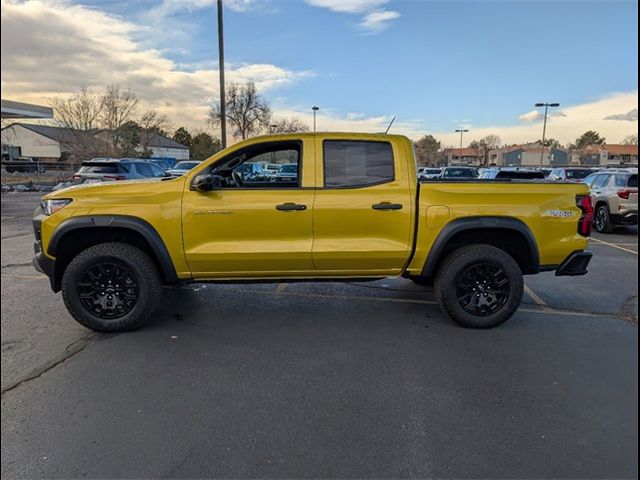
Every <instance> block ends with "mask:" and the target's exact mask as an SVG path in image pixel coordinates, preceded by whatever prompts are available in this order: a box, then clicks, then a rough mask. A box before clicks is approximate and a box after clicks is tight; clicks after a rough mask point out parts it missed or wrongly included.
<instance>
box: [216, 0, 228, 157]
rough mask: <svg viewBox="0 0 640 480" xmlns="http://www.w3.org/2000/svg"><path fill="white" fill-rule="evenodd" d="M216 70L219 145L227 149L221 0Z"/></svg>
mask: <svg viewBox="0 0 640 480" xmlns="http://www.w3.org/2000/svg"><path fill="white" fill-rule="evenodd" d="M218 69H219V71H220V137H221V138H220V143H221V145H222V148H227V104H226V102H225V99H224V32H223V30H222V0H218Z"/></svg>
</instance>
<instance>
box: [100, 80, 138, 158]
mask: <svg viewBox="0 0 640 480" xmlns="http://www.w3.org/2000/svg"><path fill="white" fill-rule="evenodd" d="M101 106H102V109H101V120H102V125H103V126H104V128H106V129H107V131H108V132H109V133H108V134H109V137H110V141H111V145H112V147H113V148H114V149H117V147H118V144H119V141H118V140H119V132H120V128H121V127H122V126H123V125H124V124H125V123H127V122H128V121H129V120H131V119H132V117H133V115H134V113H135V111H136V108H137V106H138V98H137V97H136V94H135V93H133V91H132V90H130V89H126V90H123V89H122V88H121V87H120V85H109V86H108V87H107V89H106V90H105V92H104V94H103V95H102V98H101Z"/></svg>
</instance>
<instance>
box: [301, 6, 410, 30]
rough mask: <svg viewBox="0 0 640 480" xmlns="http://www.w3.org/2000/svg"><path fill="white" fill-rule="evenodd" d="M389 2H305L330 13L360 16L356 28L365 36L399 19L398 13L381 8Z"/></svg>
mask: <svg viewBox="0 0 640 480" xmlns="http://www.w3.org/2000/svg"><path fill="white" fill-rule="evenodd" d="M388 1H389V0H306V2H307V3H308V4H309V5H312V6H314V7H320V8H327V9H329V10H331V11H332V12H338V13H351V14H358V15H362V18H361V20H360V22H359V23H358V27H359V28H360V29H361V30H362V31H363V33H365V34H374V33H379V32H381V31H383V30H384V29H386V28H387V27H388V26H389V23H390V22H391V21H392V20H395V19H396V18H398V17H400V14H399V13H398V12H395V11H393V10H385V9H383V8H381V7H382V6H383V5H385V4H387V3H388Z"/></svg>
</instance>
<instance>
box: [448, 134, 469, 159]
mask: <svg viewBox="0 0 640 480" xmlns="http://www.w3.org/2000/svg"><path fill="white" fill-rule="evenodd" d="M468 131H469V129H468V128H457V129H456V132H460V150H459V151H458V160H460V159H461V158H462V134H463V133H464V132H468ZM448 164H449V162H448V161H447V165H448Z"/></svg>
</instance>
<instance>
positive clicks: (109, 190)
mask: <svg viewBox="0 0 640 480" xmlns="http://www.w3.org/2000/svg"><path fill="white" fill-rule="evenodd" d="M176 182H181V183H182V182H184V177H175V178H172V177H160V178H145V179H141V180H118V181H113V182H96V183H89V184H86V185H73V186H71V187H66V188H62V189H60V190H56V191H55V192H51V193H48V194H46V195H45V196H43V197H42V198H43V199H45V200H52V199H55V198H78V197H91V196H98V197H104V196H108V195H113V194H115V195H127V194H136V193H137V192H149V188H150V187H151V184H157V186H155V187H153V189H154V190H155V191H157V190H161V189H163V188H165V185H166V187H167V188H171V187H173V188H175V185H174V184H175V183H176ZM169 184H171V187H169Z"/></svg>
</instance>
